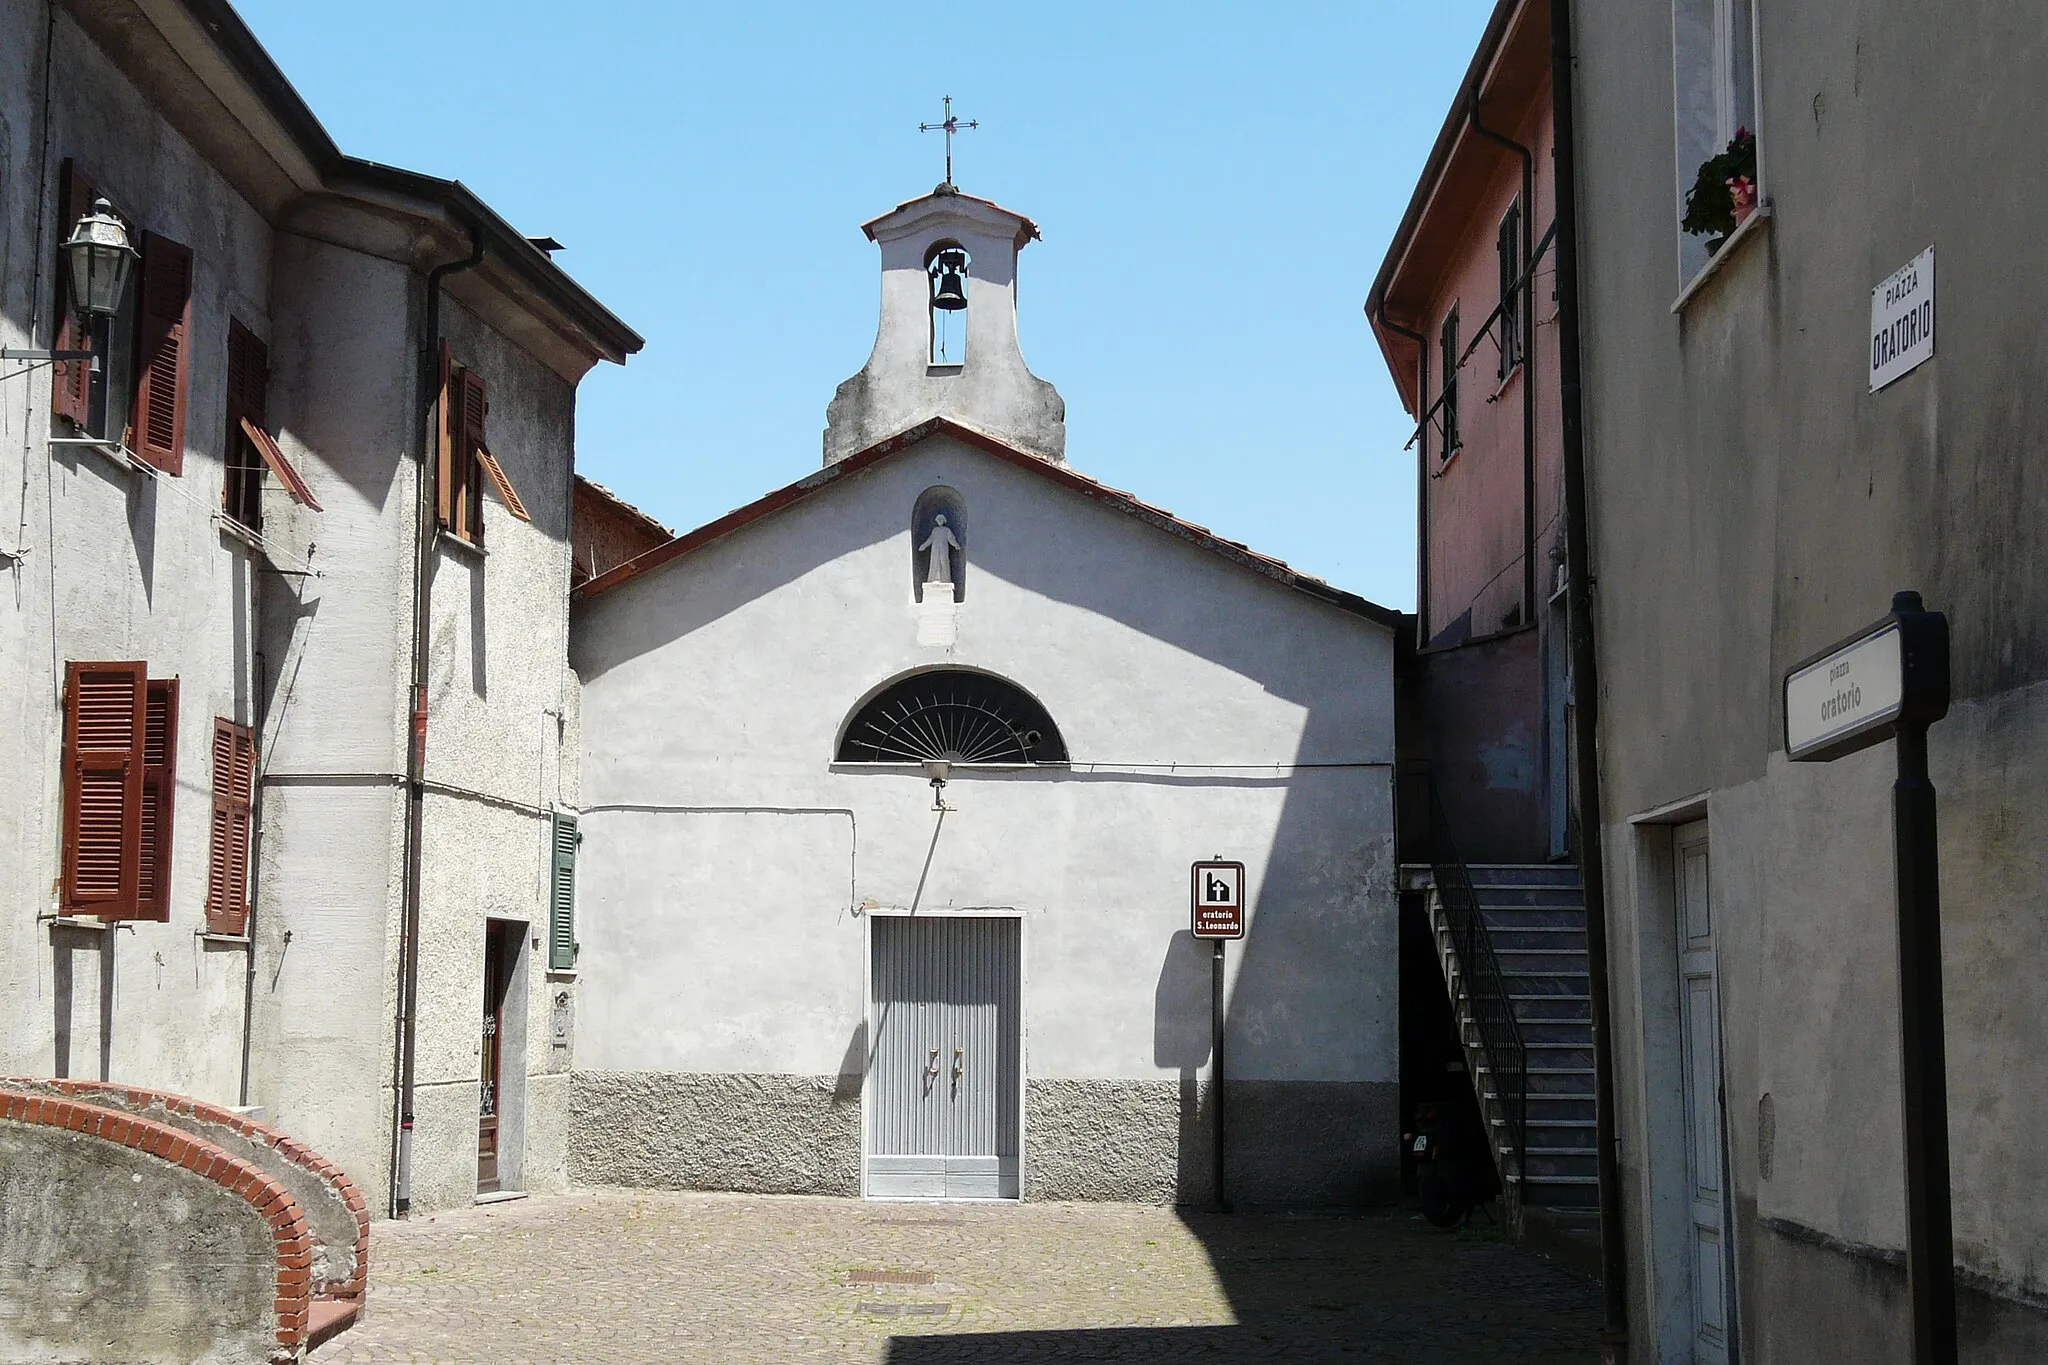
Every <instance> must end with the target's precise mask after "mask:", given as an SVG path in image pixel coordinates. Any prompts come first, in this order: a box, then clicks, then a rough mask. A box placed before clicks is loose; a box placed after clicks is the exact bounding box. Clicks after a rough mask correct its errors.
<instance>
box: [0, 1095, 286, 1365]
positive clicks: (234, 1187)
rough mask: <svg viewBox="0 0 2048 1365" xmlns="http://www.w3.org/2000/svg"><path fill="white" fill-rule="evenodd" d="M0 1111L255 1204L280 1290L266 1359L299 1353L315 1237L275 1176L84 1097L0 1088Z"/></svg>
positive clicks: (165, 1127)
mask: <svg viewBox="0 0 2048 1365" xmlns="http://www.w3.org/2000/svg"><path fill="white" fill-rule="evenodd" d="M4 1119H12V1120H14V1121H15V1122H17V1123H28V1124H38V1125H41V1126H43V1127H46V1128H63V1129H68V1130H69V1131H71V1132H74V1133H84V1134H86V1135H87V1136H88V1137H96V1138H99V1139H100V1140H101V1141H103V1142H114V1143H119V1144H120V1145H121V1146H123V1147H128V1148H132V1149H133V1150H135V1151H138V1152H142V1153H144V1154H145V1155H148V1156H153V1157H155V1158H157V1159H158V1160H160V1161H165V1162H169V1163H170V1164H171V1165H173V1166H181V1167H183V1168H184V1169H185V1170H188V1171H191V1172H192V1173H194V1174H195V1175H199V1176H202V1177H204V1178H205V1179H207V1180H211V1181H212V1182H213V1183H214V1184H216V1185H220V1186H222V1187H223V1188H225V1189H227V1190H228V1191H230V1192H231V1193H233V1194H234V1195H236V1196H237V1197H238V1198H240V1199H241V1200H242V1201H243V1202H244V1203H246V1204H248V1205H249V1206H250V1207H251V1208H253V1209H255V1210H256V1211H257V1212H258V1213H259V1214H261V1215H262V1216H263V1221H264V1222H265V1223H267V1224H268V1225H269V1227H270V1236H271V1240H272V1241H273V1242H274V1243H275V1245H276V1247H277V1294H276V1297H275V1299H274V1300H273V1301H272V1303H271V1310H272V1312H273V1313H274V1314H275V1315H276V1316H275V1321H276V1323H277V1328H276V1332H275V1337H276V1341H277V1349H276V1350H275V1351H273V1352H272V1353H271V1357H270V1359H271V1360H272V1361H273V1362H280V1363H281V1362H294V1361H297V1360H299V1359H300V1358H301V1354H302V1351H301V1348H302V1347H303V1346H304V1344H305V1339H306V1325H307V1319H308V1317H309V1315H310V1309H311V1304H312V1288H313V1286H312V1275H313V1239H312V1237H311V1235H310V1234H309V1233H308V1232H307V1231H306V1215H305V1211H304V1210H303V1209H301V1208H300V1207H299V1203H298V1201H297V1200H296V1199H293V1198H292V1196H291V1192H290V1191H289V1190H287V1189H285V1187H284V1186H283V1185H282V1184H280V1183H279V1182H278V1180H277V1178H276V1177H275V1176H271V1175H268V1174H266V1173H265V1172H263V1171H260V1170H258V1169H257V1168H256V1167H255V1166H252V1165H250V1164H249V1163H248V1162H246V1161H244V1160H242V1158H240V1157H238V1156H232V1155H230V1154H229V1153H228V1152H227V1151H226V1149H224V1148H222V1147H220V1146H219V1145H217V1144H215V1143H212V1142H208V1141H207V1140H206V1139H205V1138H201V1137H194V1136H192V1135H191V1134H189V1133H186V1132H183V1131H182V1130H180V1129H177V1128H173V1127H171V1126H170V1125H169V1124H167V1123H159V1122H157V1121H156V1120H155V1119H149V1118H143V1117H142V1116H140V1115H137V1114H129V1113H124V1112H122V1111H120V1110H117V1109H108V1108H106V1107H105V1106H103V1105H97V1104H91V1103H88V1102H86V1101H84V1100H79V1099H72V1098H69V1097H66V1098H63V1099H57V1098H52V1097H50V1096H47V1095H26V1094H23V1093H22V1092H20V1091H18V1090H0V1120H4Z"/></svg>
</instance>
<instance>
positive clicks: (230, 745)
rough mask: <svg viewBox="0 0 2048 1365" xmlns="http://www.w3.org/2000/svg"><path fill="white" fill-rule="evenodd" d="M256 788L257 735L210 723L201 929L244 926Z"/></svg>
mask: <svg viewBox="0 0 2048 1365" xmlns="http://www.w3.org/2000/svg"><path fill="white" fill-rule="evenodd" d="M255 788H256V737H255V735H254V733H253V732H251V731H250V729H249V727H248V726H246V725H237V724H235V723H234V722H233V721H228V720H221V719H219V718H215V720H214V722H213V824H212V828H211V830H210V831H209V835H208V845H209V847H208V849H207V860H206V930H207V932H208V933H211V934H241V933H245V932H247V930H248V927H249V898H248V890H249V836H250V826H251V819H250V810H251V807H252V805H253V802H254V796H255Z"/></svg>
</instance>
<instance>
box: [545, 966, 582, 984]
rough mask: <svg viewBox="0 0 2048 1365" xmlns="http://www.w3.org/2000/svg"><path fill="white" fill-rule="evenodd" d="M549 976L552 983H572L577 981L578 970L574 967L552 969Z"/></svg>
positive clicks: (549, 970)
mask: <svg viewBox="0 0 2048 1365" xmlns="http://www.w3.org/2000/svg"><path fill="white" fill-rule="evenodd" d="M547 975H548V980H550V981H563V982H570V981H574V980H575V979H576V969H575V968H574V967H550V968H548V973H547Z"/></svg>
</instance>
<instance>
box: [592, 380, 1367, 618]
mask: <svg viewBox="0 0 2048 1365" xmlns="http://www.w3.org/2000/svg"><path fill="white" fill-rule="evenodd" d="M941 434H944V435H948V436H951V437H953V438H954V439H956V440H959V441H961V442H963V443H964V444H967V445H971V446H974V447H975V448H976V449H978V450H982V451H985V452H987V453H988V454H990V455H993V456H995V457H996V458H998V459H1000V460H1003V461H1005V462H1007V463H1009V464H1012V465H1015V466H1016V467H1018V468H1020V469H1024V470H1028V471H1030V472H1031V473H1034V474H1037V475H1039V476H1040V477H1042V478H1047V479H1051V480H1052V481H1053V482H1055V483H1059V484H1063V485H1065V486H1066V487H1067V488H1070V489H1072V490H1073V491H1074V492H1077V493H1079V494H1081V495H1082V496H1083V497H1086V498H1088V499H1089V500H1091V501H1093V502H1098V503H1101V504H1103V505H1105V506H1108V507H1110V508H1112V509H1114V510H1116V511H1119V512H1123V513H1125V514H1126V515H1129V516H1133V517H1136V518H1137V519H1139V520H1140V521H1144V522H1146V523H1148V524H1150V525H1152V526H1155V527H1157V528H1158V529H1159V530H1162V531H1164V532H1166V533H1167V534H1168V535H1171V536H1174V537H1176V538H1178V539H1181V540H1184V541H1187V542H1189V543H1190V544H1193V545H1195V546H1197V547H1199V548H1201V549H1204V550H1207V551H1209V552H1210V553H1212V554H1216V555H1219V556H1221V557H1222V558H1224V559H1227V560H1230V561H1231V562H1232V563H1234V564H1237V565H1238V566H1239V567H1241V568H1245V569H1249V570H1251V571H1252V572H1253V573H1256V574H1259V575H1260V576H1262V577H1265V578H1269V579H1272V580H1273V581H1275V582H1277V583H1279V584H1281V585H1282V586H1284V587H1289V588H1293V589H1294V590H1296V591H1297V592H1302V593H1306V594H1307V595H1308V596H1310V597H1314V598H1317V599H1319V600H1320V601H1323V602H1326V603H1328V604H1329V605H1331V606H1333V607H1336V608H1338V609H1339V610H1342V611H1346V612H1349V613H1351V614H1352V615H1354V616H1360V617H1363V618H1365V619H1366V620H1369V621H1372V622H1375V623H1376V624H1379V625H1383V626H1386V627H1387V628H1388V629H1393V628H1394V627H1395V626H1397V625H1398V624H1399V623H1400V620H1401V613H1400V612H1398V611H1395V610H1393V609H1392V608H1390V607H1383V606H1380V605H1379V604H1378V603H1376V602H1371V601H1368V600H1367V599H1365V598H1363V597H1360V596H1358V595H1357V594H1356V593H1349V592H1345V591H1344V590H1343V589H1341V588H1336V587H1332V586H1331V585H1330V584H1328V583H1326V582H1324V581H1323V580H1322V579H1320V578H1315V577H1313V576H1311V575H1309V574H1305V573H1302V572H1301V571H1300V570H1298V569H1295V568H1293V567H1291V566H1290V565H1288V564H1287V563H1285V562H1284V561H1282V560H1278V559H1275V558H1273V557H1272V556H1270V555H1262V554H1260V553H1258V552H1257V551H1255V550H1251V549H1248V548H1247V547H1246V546H1245V545H1244V544H1242V543H1241V542H1239V541H1234V540H1226V539H1224V538H1223V537H1222V536H1219V535H1217V534H1216V533H1215V532H1213V531H1211V530H1209V529H1208V528H1207V527H1206V526H1198V525H1196V524H1195V523H1194V522H1191V521H1188V520H1186V519H1184V518H1181V517H1177V516H1175V515H1174V514H1173V513H1171V512H1169V511H1167V510H1166V509H1165V508H1162V507H1154V506H1153V505H1152V504H1151V503H1148V502H1145V501H1143V500H1141V499H1139V498H1137V497H1134V496H1133V495H1131V494H1129V493H1126V492H1124V491H1123V490H1122V489H1120V488H1112V487H1110V486H1109V485H1108V484H1105V483H1101V482H1098V481H1097V480H1095V479H1091V478H1089V477H1088V476H1087V475H1085V474H1078V473H1076V472H1074V471H1073V470H1071V469H1068V468H1066V467H1065V466H1063V465H1056V464H1053V463H1051V462H1050V461H1048V460H1045V459H1042V458H1041V457H1039V456H1037V455H1033V454H1031V453H1030V452H1029V451H1026V450H1020V449H1019V448H1018V447H1016V446H1013V445H1011V444H1009V443H1008V442H1007V441H1004V440H1003V439H1001V438H1000V437H997V436H991V435H990V434H988V433H987V432H985V431H979V430H976V429H975V428H973V427H970V426H967V425H966V424H965V423H962V422H956V421H954V420H953V419H951V418H949V417H932V418H927V419H926V420H924V421H922V422H919V423H918V424H917V425H915V426H913V427H908V428H906V429H904V430H902V431H899V432H897V433H896V434H895V435H893V436H889V437H885V438H884V439H882V440H880V441H877V442H875V444H873V445H871V446H869V447H867V449H865V450H862V451H860V452H858V453H856V454H854V455H850V456H848V457H847V458H846V459H843V460H840V461H838V462H836V463H834V464H829V465H827V466H825V467H824V468H823V469H821V470H818V471H817V472H816V473H814V474H808V475H806V476H805V477H803V478H801V479H798V480H797V481H796V482H795V483H792V484H788V485H786V486H784V487H782V488H779V489H777V490H775V491H774V492H772V493H769V494H768V495H766V496H765V497H762V498H758V499H756V500H755V501H753V502H751V503H748V504H747V505H746V506H744V507H740V508H736V509H734V510H733V511H731V512H728V513H726V514H725V515H724V516H722V517H720V518H718V520H716V521H713V522H708V523H706V524H705V525H703V526H700V527H698V528H697V529H696V530H694V531H691V532H689V533H687V534H685V535H682V536H678V537H676V538H675V539H674V540H671V541H669V542H668V543H667V544H665V545H657V546H655V547H654V548H653V549H651V550H649V551H647V552H646V553H645V554H643V555H639V556H637V557H636V558H633V559H629V560H627V561H626V562H625V563H624V564H620V565H617V566H615V567H613V568H611V569H608V570H606V571H605V572H604V573H602V574H599V575H598V576H597V577H595V578H593V579H591V580H590V581H588V582H586V583H584V584H582V585H580V586H579V587H577V588H576V589H575V590H574V591H573V592H572V593H571V596H572V597H573V598H575V599H576V600H578V601H584V600H588V599H589V598H592V597H595V596H597V595H599V594H600V593H603V592H606V591H608V590H610V589H611V588H614V587H617V586H618V585H619V584H621V583H624V582H626V581H628V580H629V579H633V578H638V577H640V576H641V575H642V574H645V573H647V572H649V571H650V570H653V569H658V568H660V567H661V566H662V565H664V564H668V563H670V562H672V561H674V560H676V559H680V558H681V557H683V556H684V555H686V554H689V553H690V552H691V551H693V550H697V549H701V548H702V547H704V546H706V545H709V544H711V543H712V542H713V541H716V540H722V539H724V538H725V537H726V536H728V535H731V534H732V533H733V532H734V531H737V530H739V529H740V528H742V527H744V526H747V525H749V524H751V523H753V522H755V521H759V520H760V519H761V518H763V517H766V516H768V515H770V514H772V513H775V512H779V511H781V510H782V509H783V508H785V507H789V506H791V505H792V504H794V503H797V502H800V501H802V500H803V499H805V498H807V497H809V496H810V495H811V494H813V493H815V492H817V491H818V490H819V489H821V488H825V487H827V486H829V485H831V484H833V483H836V482H838V481H839V480H840V479H843V478H847V477H849V476H851V475H854V474H858V473H860V472H861V471H862V470H865V469H868V468H870V467H872V466H874V465H876V464H878V463H880V462H881V461H883V460H885V459H888V458H889V457H890V456H892V455H894V454H896V453H898V452H899V451H903V450H908V449H909V448H910V447H912V446H914V445H917V444H918V443H920V442H922V441H924V440H926V439H927V438H929V437H932V436H936V435H941Z"/></svg>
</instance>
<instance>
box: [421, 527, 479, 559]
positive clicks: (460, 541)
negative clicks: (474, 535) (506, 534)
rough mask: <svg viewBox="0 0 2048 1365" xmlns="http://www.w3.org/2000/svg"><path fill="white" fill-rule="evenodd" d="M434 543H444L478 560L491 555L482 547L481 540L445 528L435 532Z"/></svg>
mask: <svg viewBox="0 0 2048 1365" xmlns="http://www.w3.org/2000/svg"><path fill="white" fill-rule="evenodd" d="M434 544H435V546H436V547H439V546H443V545H445V546H447V547H448V548H449V549H451V550H454V551H456V552H457V553H459V554H464V555H468V556H469V557H471V558H473V559H476V560H479V561H481V560H485V559H489V558H490V557H491V552H490V551H489V550H486V549H485V548H484V547H483V543H482V542H481V541H475V540H471V539H469V538H468V537H467V536H459V535H457V534H455V532H453V531H450V530H446V529H443V530H440V531H437V532H435V534H434Z"/></svg>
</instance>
